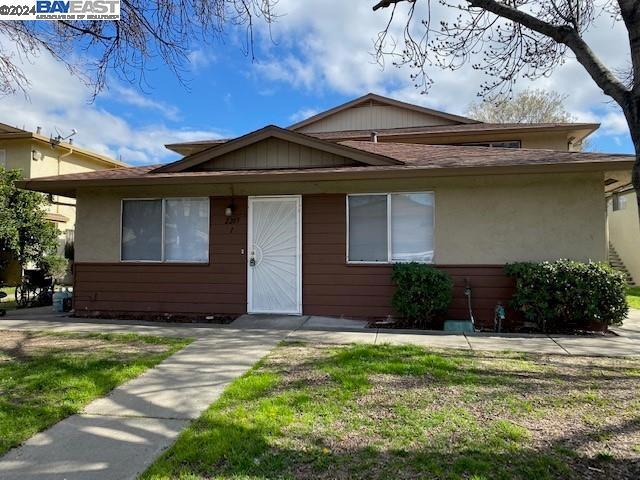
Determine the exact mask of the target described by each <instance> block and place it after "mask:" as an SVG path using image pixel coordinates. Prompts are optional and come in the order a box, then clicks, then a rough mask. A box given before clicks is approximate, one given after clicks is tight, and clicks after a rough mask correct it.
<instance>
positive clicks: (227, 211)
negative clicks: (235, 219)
mask: <svg viewBox="0 0 640 480" xmlns="http://www.w3.org/2000/svg"><path fill="white" fill-rule="evenodd" d="M234 208H235V207H234V205H233V200H231V203H230V204H229V205H228V206H227V208H225V209H224V216H225V217H230V216H232V215H233V210H234Z"/></svg>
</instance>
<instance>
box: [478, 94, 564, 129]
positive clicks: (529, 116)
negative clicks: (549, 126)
mask: <svg viewBox="0 0 640 480" xmlns="http://www.w3.org/2000/svg"><path fill="white" fill-rule="evenodd" d="M566 99H567V96H566V95H560V94H559V93H557V92H550V91H547V90H538V89H528V90H525V91H523V92H521V93H519V94H518V95H516V96H514V97H513V98H511V99H501V100H498V101H496V102H487V101H484V102H474V103H472V104H471V105H470V106H469V112H468V115H469V116H470V117H472V118H475V119H476V120H480V121H481V122H488V123H566V122H572V121H574V118H573V116H572V115H571V114H570V113H569V112H567V111H566V110H565V108H564V101H565V100H566Z"/></svg>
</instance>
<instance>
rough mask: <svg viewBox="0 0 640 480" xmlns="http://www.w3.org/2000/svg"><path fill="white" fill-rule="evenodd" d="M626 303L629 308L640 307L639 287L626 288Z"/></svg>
mask: <svg viewBox="0 0 640 480" xmlns="http://www.w3.org/2000/svg"><path fill="white" fill-rule="evenodd" d="M627 303H628V304H629V306H630V307H631V308H640V287H628V288H627Z"/></svg>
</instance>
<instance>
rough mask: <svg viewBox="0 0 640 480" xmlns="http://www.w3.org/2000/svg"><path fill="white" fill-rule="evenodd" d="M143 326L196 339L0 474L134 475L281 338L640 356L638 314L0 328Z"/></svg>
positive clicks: (43, 319)
mask: <svg viewBox="0 0 640 480" xmlns="http://www.w3.org/2000/svg"><path fill="white" fill-rule="evenodd" d="M2 329H16V330H47V331H54V332H103V333H104V332H110V333H131V332H133V333H139V334H143V335H161V336H177V337H194V338H196V341H195V342H194V343H192V344H191V345H189V346H188V347H187V348H185V349H183V350H182V351H180V352H178V353H177V354H175V355H173V356H171V357H170V358H168V359H166V360H165V361H164V362H162V363H161V364H160V365H158V366H157V367H156V368H154V369H151V370H149V371H147V372H146V373H145V374H143V375H141V376H140V377H138V378H136V379H134V380H132V381H130V382H128V383H126V384H124V385H121V386H120V387H118V388H116V389H115V390H113V391H112V392H111V394H110V395H108V396H107V397H104V398H101V399H97V400H96V401H94V402H92V403H91V404H89V405H88V406H87V407H86V408H85V410H84V411H83V412H82V413H81V414H79V415H73V416H71V417H69V418H67V419H65V420H63V421H61V422H59V423H58V424H56V425H54V426H53V427H52V428H50V429H48V430H46V431H44V432H42V433H40V434H37V435H35V436H34V437H32V438H31V439H29V440H28V441H27V442H25V444H24V445H23V446H21V447H19V448H16V449H14V450H11V451H10V452H8V453H7V454H6V455H5V456H4V457H2V458H0V479H2V480H14V479H16V480H17V479H20V480H27V479H28V480H44V479H47V480H49V479H52V480H57V479H60V480H62V479H66V480H76V479H78V480H79V479H91V480H101V479H109V480H119V479H134V478H136V477H137V475H138V474H139V473H140V472H142V471H144V470H145V469H146V467H147V466H148V465H150V464H151V463H152V462H153V460H154V459H155V458H156V457H157V456H158V455H159V454H160V453H161V452H162V451H163V450H164V449H166V448H167V447H168V446H170V445H171V444H172V443H173V442H174V441H175V439H176V437H177V435H178V434H179V432H180V431H181V430H182V429H183V428H185V426H186V425H187V424H188V423H189V422H190V421H191V420H192V419H194V418H197V417H198V416H199V415H200V413H201V412H202V411H203V410H204V409H206V408H207V406H208V405H209V404H210V403H212V402H213V401H214V400H215V399H217V398H218V397H219V395H220V394H221V392H222V391H223V389H224V388H225V386H226V385H228V384H229V383H230V382H231V381H232V380H234V379H235V378H237V377H238V376H239V375H241V374H242V373H244V372H245V371H247V370H248V369H249V368H250V367H251V366H252V365H253V364H254V363H255V362H256V361H257V360H258V359H260V358H261V357H262V356H264V355H265V354H267V353H268V352H269V351H270V350H271V349H272V348H273V347H274V346H275V345H276V344H277V343H278V341H280V340H283V339H286V341H291V342H293V341H304V342H310V343H321V344H322V343H324V344H348V343H354V342H362V343H370V344H384V343H390V344H415V345H421V346H425V347H435V348H458V349H466V350H487V351H503V350H511V351H521V352H535V353H540V352H544V353H555V354H563V355H609V356H625V355H640V312H638V311H634V312H632V314H631V316H630V319H629V320H628V321H627V322H626V323H625V325H624V326H623V327H619V328H615V329H614V330H615V331H616V333H617V334H618V335H619V336H617V337H616V336H588V337H587V336H585V337H578V336H547V335H514V334H504V335H496V334H482V333H477V334H445V333H442V332H416V331H412V330H405V331H402V330H383V329H369V328H366V324H365V322H356V321H350V320H344V319H336V318H326V317H313V316H303V317H277V316H248V315H246V316H242V317H240V318H239V319H238V320H237V321H236V322H234V323H233V324H232V325H226V326H224V325H202V324H197V325H194V324H171V323H156V322H130V321H117V320H114V321H106V320H84V319H83V320H79V319H73V318H67V317H65V316H61V315H53V314H51V313H50V310H49V311H47V310H43V309H40V310H35V311H31V312H30V311H28V310H24V311H19V312H10V313H9V315H8V316H7V317H4V318H0V330H2Z"/></svg>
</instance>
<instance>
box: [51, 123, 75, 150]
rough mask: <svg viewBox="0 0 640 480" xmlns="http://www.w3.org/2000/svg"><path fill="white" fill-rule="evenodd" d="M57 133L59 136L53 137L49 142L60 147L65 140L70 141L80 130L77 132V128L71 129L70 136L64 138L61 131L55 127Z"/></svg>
mask: <svg viewBox="0 0 640 480" xmlns="http://www.w3.org/2000/svg"><path fill="white" fill-rule="evenodd" d="M55 129H56V132H58V135H56V136H55V137H51V138H50V139H49V141H50V142H51V145H54V146H55V145H59V144H60V143H61V142H63V141H64V140H69V139H70V138H71V137H73V136H74V135H76V134H77V133H78V130H76V129H75V128H72V129H71V133H70V134H69V135H67V136H66V137H63V136H62V133H60V130H58V127H55Z"/></svg>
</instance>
